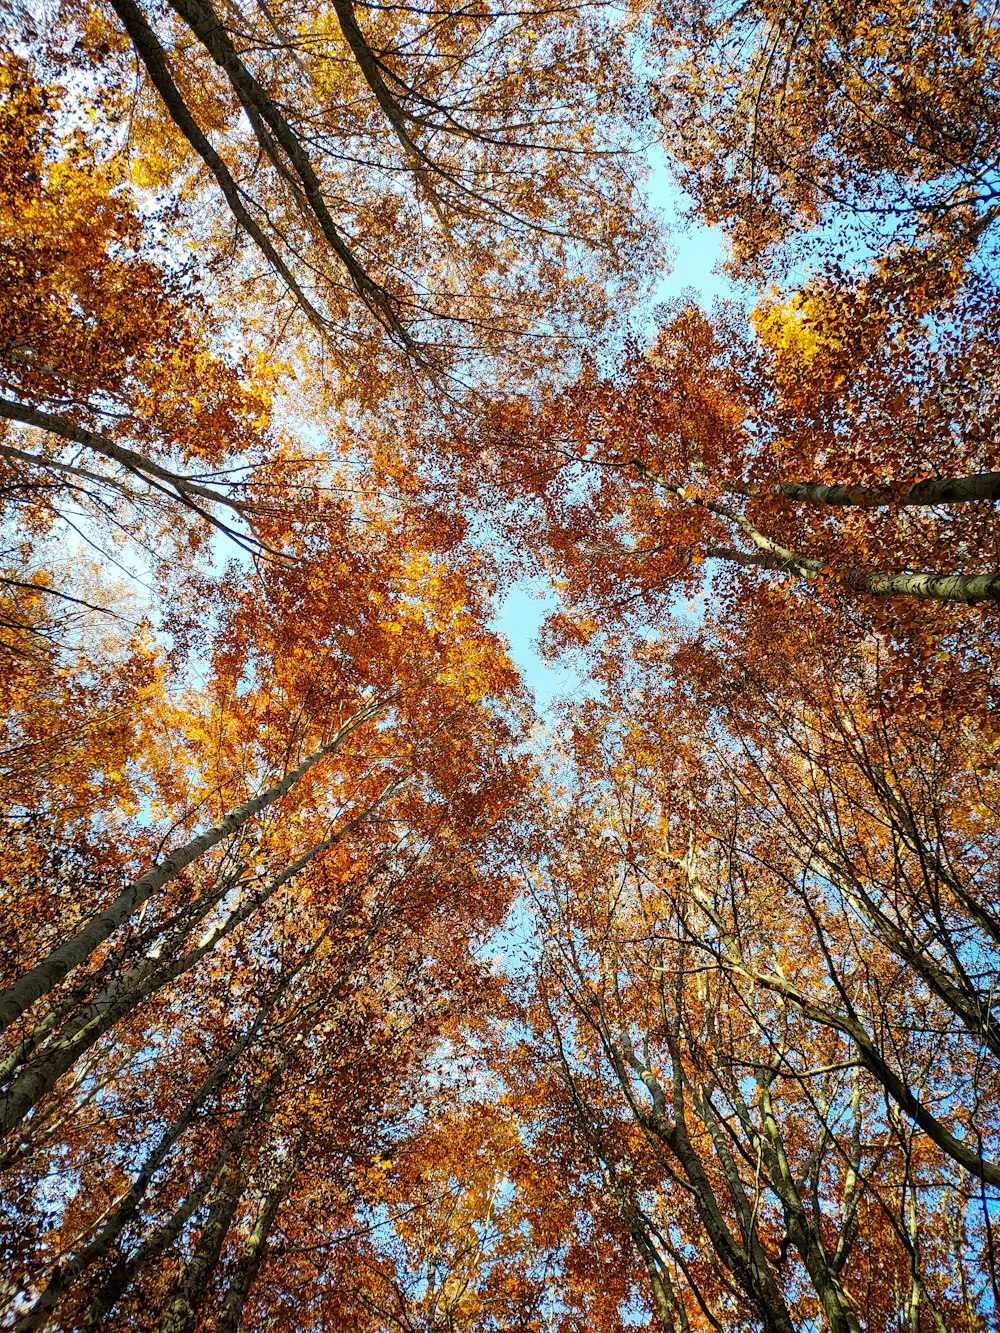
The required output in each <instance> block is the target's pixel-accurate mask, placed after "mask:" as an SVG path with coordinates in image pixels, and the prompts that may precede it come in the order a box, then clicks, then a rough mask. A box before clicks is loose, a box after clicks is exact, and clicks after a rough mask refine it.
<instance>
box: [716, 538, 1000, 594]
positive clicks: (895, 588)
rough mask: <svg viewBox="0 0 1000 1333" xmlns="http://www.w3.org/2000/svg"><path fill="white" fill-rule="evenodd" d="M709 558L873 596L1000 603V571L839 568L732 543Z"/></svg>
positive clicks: (812, 560)
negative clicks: (819, 580)
mask: <svg viewBox="0 0 1000 1333" xmlns="http://www.w3.org/2000/svg"><path fill="white" fill-rule="evenodd" d="M704 554H705V557H706V559H708V560H726V561H728V562H729V563H730V564H735V565H745V566H748V567H755V568H758V569H774V570H781V571H785V572H787V573H789V574H793V575H795V576H796V577H797V578H819V577H820V576H821V575H825V576H826V577H828V578H829V579H830V581H831V583H834V584H840V585H841V586H842V587H845V588H850V589H851V591H852V592H862V593H868V594H869V596H871V597H919V598H923V599H927V600H931V601H939V602H965V603H968V604H972V603H975V602H1000V574H886V573H882V572H881V571H878V570H876V571H872V572H869V571H866V570H863V569H839V568H837V567H836V566H831V565H824V564H823V562H822V561H820V560H814V559H813V558H812V557H806V556H796V555H794V554H790V555H789V558H787V559H783V558H781V557H780V556H775V555H772V554H770V553H769V552H767V551H737V550H735V549H733V548H732V547H729V546H706V547H705V552H704Z"/></svg>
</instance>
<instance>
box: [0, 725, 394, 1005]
mask: <svg viewBox="0 0 1000 1333" xmlns="http://www.w3.org/2000/svg"><path fill="white" fill-rule="evenodd" d="M384 707H385V704H378V705H372V706H371V707H370V708H367V709H363V710H362V711H361V712H359V713H357V714H355V716H354V717H353V718H352V719H351V720H350V722H349V723H347V724H346V725H345V726H344V727H342V728H341V729H340V731H338V733H337V735H336V736H335V737H334V738H333V740H332V741H330V742H329V743H328V744H327V745H324V746H323V747H322V748H321V749H319V750H317V751H315V752H314V753H313V754H311V755H309V756H308V758H306V759H304V760H303V761H302V763H301V764H299V765H298V766H297V767H296V768H293V769H292V770H291V771H290V772H289V773H286V774H285V776H284V777H283V778H282V779H281V780H280V782H276V783H274V784H273V786H271V787H268V788H267V790H266V791H263V792H261V793H260V795H258V796H255V797H253V799H252V800H249V801H246V802H244V804H243V805H241V806H238V807H237V808H236V809H235V810H233V811H232V812H231V813H230V814H228V815H227V816H226V817H225V819H223V820H222V821H221V822H220V823H218V824H216V825H215V826H214V827H213V828H210V829H206V830H205V832H204V833H199V834H198V835H197V837H194V838H192V839H191V840H190V842H187V843H185V844H184V846H183V847H179V848H178V849H177V851H176V852H172V853H171V855H170V856H168V857H167V858H166V859H165V860H164V861H161V862H160V864H159V865H157V866H154V867H153V868H152V869H151V870H148V871H147V872H146V873H145V874H144V875H142V876H141V877H140V878H139V879H137V880H136V881H135V882H134V883H132V884H130V885H129V886H128V888H127V889H124V890H123V891H122V892H121V893H120V894H119V895H118V897H117V898H116V899H115V901H114V902H113V903H112V904H111V905H110V906H109V907H107V908H105V910H104V911H103V912H100V913H98V915H97V916H95V917H93V918H92V919H91V920H90V921H89V922H88V923H87V925H86V926H84V927H83V928H82V929H81V930H79V931H77V933H76V934H75V935H74V936H73V937H72V939H70V940H67V941H66V943H65V944H62V945H60V946H59V947H58V948H56V949H53V951H52V952H51V953H50V954H49V955H48V957H47V958H45V959H43V960H42V961H41V962H40V963H38V964H37V965H36V966H35V967H33V968H32V969H31V971H30V972H26V973H25V974H24V975H23V976H22V977H20V978H19V979H18V980H17V981H15V982H14V983H13V984H12V985H10V986H8V987H7V988H6V989H5V990H4V991H2V992H0V1032H2V1031H4V1030H6V1028H8V1027H9V1026H10V1025H11V1023H13V1022H16V1020H17V1019H18V1018H20V1016H21V1015H22V1014H23V1013H24V1012H25V1010H26V1009H27V1008H28V1006H29V1005H31V1004H34V1002H35V1001H36V1000H38V999H40V998H41V997H42V996H43V995H46V994H47V993H48V992H49V991H50V990H52V989H53V988H54V987H55V986H57V985H58V984H59V982H60V981H62V979H63V978H64V977H65V976H66V975H67V974H68V973H70V972H72V971H73V970H74V969H75V968H77V967H79V966H80V964H81V963H83V962H85V961H86V960H87V958H89V957H90V955H91V954H92V953H93V952H94V950H95V949H97V948H99V947H100V945H102V944H103V943H104V941H105V940H106V939H107V938H108V937H109V936H110V935H111V934H113V932H114V931H116V930H118V929H119V927H121V926H122V925H124V923H125V922H126V921H127V920H128V919H129V917H130V916H131V915H132V913H133V912H135V911H137V910H138V908H140V907H141V906H142V904H143V903H144V902H146V901H147V900H148V899H149V898H151V897H152V895H153V894H154V893H155V892H156V891H157V890H158V889H161V888H163V886H164V885H165V884H167V883H169V881H170V880H172V879H173V878H175V876H177V875H178V874H179V873H180V872H181V871H182V870H183V869H185V867H187V866H189V865H191V863H192V862H194V861H196V860H197V859H198V858H199V857H200V856H203V855H204V854H205V852H207V851H210V850H211V849H212V848H213V847H216V846H218V844H219V843H220V842H222V841H224V839H226V838H228V837H229V836H230V835H231V834H233V833H236V832H237V831H238V830H239V829H241V828H242V827H243V825H244V824H246V823H247V821H248V820H250V819H252V818H253V816H254V815H256V814H259V813H260V811H261V810H264V809H266V808H267V807H268V806H269V805H273V804H274V803H275V802H276V801H280V800H281V799H282V798H283V797H284V796H286V795H287V794H288V792H289V791H291V789H292V788H293V787H294V786H295V784H296V783H297V782H299V781H300V780H301V779H302V778H303V777H304V776H305V775H306V773H308V772H309V770H310V769H311V768H312V767H313V766H314V765H315V764H318V763H319V761H320V760H321V759H324V758H325V757H326V756H327V755H329V754H332V753H333V751H334V750H335V749H336V748H337V746H339V745H340V744H341V743H342V742H343V740H344V739H345V738H346V737H347V736H348V735H349V734H350V733H351V732H352V731H354V730H355V729H356V728H357V727H359V726H361V725H362V723H363V722H365V721H367V720H368V719H369V718H370V717H372V716H374V714H375V713H376V712H378V711H380V709H382V708H384Z"/></svg>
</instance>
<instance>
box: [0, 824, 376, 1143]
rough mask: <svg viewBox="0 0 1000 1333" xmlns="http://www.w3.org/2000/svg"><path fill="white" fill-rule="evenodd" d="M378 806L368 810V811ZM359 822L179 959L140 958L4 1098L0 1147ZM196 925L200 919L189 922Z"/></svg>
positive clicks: (303, 860) (295, 866)
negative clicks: (96, 1048)
mask: <svg viewBox="0 0 1000 1333" xmlns="http://www.w3.org/2000/svg"><path fill="white" fill-rule="evenodd" d="M372 808H374V806H372V807H369V811H367V812H366V813H370V810H371V809H372ZM356 823H357V820H352V821H351V823H350V824H348V825H347V826H346V827H345V828H343V829H339V830H338V831H337V833H335V834H334V835H333V836H332V837H330V838H327V839H325V840H324V841H323V842H320V843H317V844H315V845H314V846H313V847H311V848H310V849H309V851H308V852H306V853H304V854H303V855H302V856H300V857H299V858H298V859H297V860H296V861H294V862H293V863H292V864H291V865H290V866H288V867H287V869H285V870H284V871H282V873H281V874H280V875H277V876H276V877H275V878H274V879H273V880H272V881H271V883H270V884H269V885H268V888H267V891H266V892H265V893H264V894H262V895H261V896H260V897H257V898H253V899H251V900H250V901H249V902H247V903H245V904H244V905H243V906H242V907H241V908H239V909H238V910H237V911H235V912H233V913H232V914H231V915H230V916H229V917H228V918H227V919H226V921H224V922H223V923H222V924H221V925H220V926H218V927H217V928H216V929H215V930H213V931H212V932H211V933H210V934H209V937H208V938H207V939H206V940H203V941H202V942H201V944H199V945H197V946H196V947H195V948H193V949H189V950H188V952H187V953H185V954H183V955H182V956H181V957H180V958H177V959H173V960H168V961H167V962H166V963H163V962H161V960H160V959H159V958H158V957H147V958H143V959H141V960H140V961H139V962H138V963H136V964H135V965H134V966H133V967H131V968H129V969H128V971H127V972H125V973H123V974H122V975H121V976H120V977H118V978H116V980H115V981H113V982H112V983H111V985H109V986H107V987H106V988H105V990H104V991H103V992H102V993H101V994H100V995H98V996H96V997H95V998H94V999H93V1000H91V1001H90V1002H89V1003H88V1004H87V1005H85V1006H84V1007H83V1009H82V1010H81V1011H80V1012H79V1013H78V1014H77V1015H76V1016H75V1017H74V1018H73V1020H72V1021H71V1022H70V1023H69V1024H68V1025H67V1027H66V1028H65V1029H64V1030H63V1031H61V1032H60V1033H59V1035H58V1037H56V1038H55V1039H54V1040H53V1041H50V1042H49V1043H48V1045H47V1046H46V1047H45V1048H44V1049H43V1050H42V1052H41V1054H40V1055H39V1056H38V1057H37V1058H36V1059H35V1060H34V1061H33V1062H32V1063H31V1065H30V1066H29V1067H28V1068H27V1069H26V1070H25V1072H24V1073H23V1074H22V1075H21V1076H20V1077H19V1078H18V1079H16V1080H15V1081H14V1082H13V1083H12V1084H11V1085H10V1087H9V1088H8V1089H7V1091H6V1092H4V1093H3V1095H2V1098H0V1142H2V1140H3V1139H4V1138H5V1137H6V1136H7V1135H8V1134H9V1133H10V1132H11V1131H12V1130H13V1129H14V1128H16V1126H17V1125H19V1124H20V1123H21V1121H22V1120H23V1119H24V1117H25V1116H26V1115H27V1114H28V1112H29V1111H30V1110H31V1109H32V1107H33V1106H35V1105H37V1103H38V1102H39V1101H40V1100H41V1099H42V1097H44V1096H45V1095H46V1094H47V1093H49V1092H51V1090H52V1088H53V1087H54V1086H55V1084H56V1082H57V1081H58V1079H59V1078H61V1077H62V1075H63V1074H65V1073H66V1072H67V1070H69V1069H71V1068H72V1067H73V1065H74V1064H75V1063H76V1061H77V1060H78V1059H79V1058H80V1056H81V1055H83V1054H84V1053H85V1052H86V1051H88V1050H90V1048H91V1047H92V1046H93V1045H94V1044H95V1043H96V1042H97V1041H99V1040H100V1038H101V1037H103V1036H104V1035H105V1033H107V1032H109V1031H110V1030H111V1029H112V1028H113V1027H114V1026H115V1024H116V1023H117V1022H118V1021H119V1020H120V1019H122V1018H123V1017H125V1015H127V1014H129V1013H131V1012H132V1011H133V1010H134V1009H135V1008H136V1007H137V1006H138V1005H139V1004H141V1003H142V1002H143V1001H144V1000H146V999H149V997H150V996H152V995H154V994H156V992H157V991H160V990H162V989H163V987H164V986H167V985H169V984H170V983H171V982H172V981H176V980H177V979H178V978H179V977H181V976H183V975H184V974H185V973H186V972H189V971H190V970H191V969H192V968H193V967H195V966H196V965H197V964H198V963H199V962H200V961H201V960H202V959H203V958H204V957H205V956H206V955H207V954H209V953H211V952H212V951H213V950H214V949H215V948H216V947H217V946H218V944H219V943H220V942H221V941H222V940H223V939H225V938H226V937H227V936H228V935H230V934H232V932H233V931H234V930H236V929H237V927H238V926H240V925H242V924H243V922H245V921H246V920H247V919H248V918H249V917H250V916H251V915H253V914H254V913H255V912H257V911H258V910H259V909H260V908H261V907H263V905H264V904H265V903H266V902H267V901H268V899H270V898H271V897H272V896H273V895H274V894H275V893H277V892H278V890H279V889H280V888H282V887H283V886H284V885H285V884H287V883H289V881H290V880H292V879H294V877H295V876H296V875H298V874H299V873H300V872H301V871H302V870H303V869H305V867H306V866H307V865H309V863H310V862H312V861H314V860H315V859H316V857H318V856H320V855H321V854H322V853H323V852H324V851H326V850H328V849H329V848H330V847H332V846H333V845H334V844H335V843H336V842H338V841H339V840H340V839H341V838H342V837H343V836H344V834H345V833H346V832H347V831H348V829H349V828H352V827H353V826H354V825H355V824H356ZM206 897H207V899H208V901H207V902H206V904H205V907H204V913H205V914H207V913H208V912H209V911H210V910H211V908H212V906H213V905H214V903H215V902H216V901H217V897H216V895H215V894H209V895H206ZM345 912H346V908H344V909H342V910H341V911H340V912H338V913H337V914H336V915H335V916H334V917H333V919H332V920H331V921H330V922H329V923H328V927H327V929H332V928H333V927H334V926H336V924H337V923H338V921H339V920H341V919H342V918H343V915H344V914H345ZM190 924H191V925H197V920H195V921H193V922H191V923H190Z"/></svg>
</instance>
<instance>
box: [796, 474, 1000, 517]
mask: <svg viewBox="0 0 1000 1333" xmlns="http://www.w3.org/2000/svg"><path fill="white" fill-rule="evenodd" d="M772 490H773V493H774V494H775V495H781V496H784V498H785V499H786V500H804V501H805V502H806V503H808V504H822V505H838V506H843V507H849V508H852V509H886V508H889V507H890V506H895V507H896V508H900V509H902V508H909V507H911V506H916V505H945V504H964V503H966V502H967V501H972V500H1000V472H975V473H973V474H972V475H970V476H968V477H931V478H929V479H928V480H927V481H918V482H917V483H916V484H915V485H913V486H892V485H889V486H823V485H820V484H818V483H815V482H808V481H791V482H789V481H783V482H779V483H778V484H777V485H776V486H774V487H773V488H772Z"/></svg>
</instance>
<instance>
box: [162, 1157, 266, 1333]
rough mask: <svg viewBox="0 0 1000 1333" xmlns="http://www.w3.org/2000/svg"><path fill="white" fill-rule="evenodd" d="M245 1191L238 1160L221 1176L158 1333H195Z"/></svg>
mask: <svg viewBox="0 0 1000 1333" xmlns="http://www.w3.org/2000/svg"><path fill="white" fill-rule="evenodd" d="M245 1189H246V1175H245V1172H244V1170H243V1167H242V1166H241V1164H240V1162H239V1160H238V1158H237V1157H235V1156H233V1157H230V1159H229V1161H228V1162H227V1163H226V1165H225V1166H224V1167H223V1168H222V1170H221V1171H220V1173H219V1180H218V1184H217V1186H216V1189H215V1196H214V1198H213V1199H212V1203H211V1205H210V1207H209V1210H208V1217H207V1219H206V1221H205V1226H204V1228H203V1229H202V1233H201V1235H200V1236H199V1237H198V1243H197V1245H196V1246H195V1247H194V1251H193V1253H192V1255H191V1257H190V1259H188V1261H187V1263H186V1264H185V1265H184V1268H183V1271H182V1273H181V1281H180V1290H179V1291H178V1292H177V1294H176V1295H175V1296H174V1298H173V1300H172V1301H171V1302H170V1304H169V1305H168V1306H167V1310H166V1313H165V1314H164V1316H163V1318H162V1319H161V1321H160V1323H159V1326H158V1329H157V1333H193V1329H194V1326H195V1323H196V1322H197V1319H198V1311H199V1310H200V1309H201V1307H202V1306H203V1305H204V1303H205V1298H206V1297H207V1295H208V1288H209V1283H210V1282H211V1280H212V1276H213V1274H214V1272H215V1269H216V1267H217V1265H218V1263H219V1259H220V1258H221V1257H222V1250H223V1246H224V1245H225V1243H226V1237H227V1236H228V1234H229V1228H230V1227H231V1226H232V1224H233V1218H234V1217H235V1216H236V1210H237V1208H239V1206H240V1200H241V1199H242V1198H243V1192H244V1190H245Z"/></svg>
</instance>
